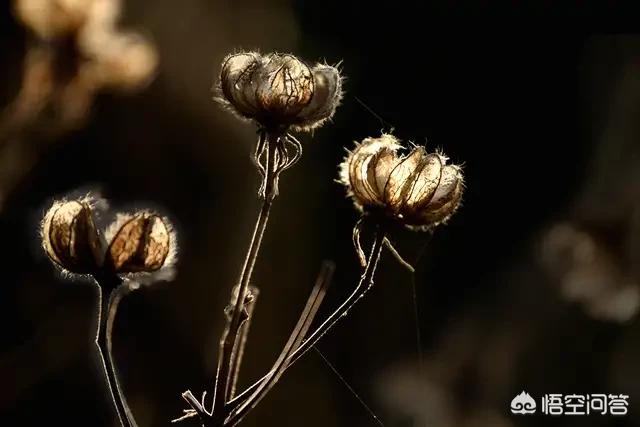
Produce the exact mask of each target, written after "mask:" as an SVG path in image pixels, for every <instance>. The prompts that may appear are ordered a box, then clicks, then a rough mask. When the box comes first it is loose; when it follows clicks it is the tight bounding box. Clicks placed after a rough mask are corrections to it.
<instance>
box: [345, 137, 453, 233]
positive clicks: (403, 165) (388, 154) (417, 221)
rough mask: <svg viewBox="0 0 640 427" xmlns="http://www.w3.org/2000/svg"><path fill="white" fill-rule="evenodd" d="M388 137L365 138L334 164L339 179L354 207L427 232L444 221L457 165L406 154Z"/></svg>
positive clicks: (436, 156) (420, 151)
mask: <svg viewBox="0 0 640 427" xmlns="http://www.w3.org/2000/svg"><path fill="white" fill-rule="evenodd" d="M401 149H402V146H401V145H400V143H399V141H398V140H397V139H396V138H395V137H394V136H392V135H382V136H381V137H379V138H366V139H364V140H363V141H362V143H360V144H356V148H355V149H354V150H353V151H352V152H350V153H349V154H348V156H347V157H346V158H345V160H344V161H343V162H342V164H341V165H340V181H341V182H342V184H344V185H345V186H346V187H347V190H348V194H349V196H350V197H351V198H352V199H353V202H354V204H355V205H356V207H357V208H358V209H360V210H362V211H365V212H373V211H375V212H378V213H383V214H384V215H386V216H388V217H391V218H393V219H394V220H396V221H399V222H401V223H402V224H404V225H406V226H407V227H409V228H413V229H427V228H429V227H432V226H435V225H437V224H439V223H442V222H444V221H446V220H447V219H448V218H449V217H450V216H451V214H453V213H454V212H455V210H456V209H457V208H458V206H459V204H460V201H461V198H462V193H463V189H464V181H463V176H462V171H461V169H460V167H458V166H455V165H447V164H446V163H447V161H448V159H447V157H446V156H444V155H443V154H440V153H427V151H426V150H425V149H424V148H423V147H414V148H413V149H412V150H411V151H410V152H409V153H408V154H407V155H404V156H401V155H399V154H398V153H399V151H400V150H401Z"/></svg>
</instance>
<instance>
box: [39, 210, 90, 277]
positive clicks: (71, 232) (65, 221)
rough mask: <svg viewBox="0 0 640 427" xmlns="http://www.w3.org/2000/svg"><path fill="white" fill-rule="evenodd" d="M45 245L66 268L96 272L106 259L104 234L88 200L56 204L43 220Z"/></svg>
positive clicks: (58, 263) (62, 266) (52, 257)
mask: <svg viewBox="0 0 640 427" xmlns="http://www.w3.org/2000/svg"><path fill="white" fill-rule="evenodd" d="M41 235H42V246H43V248H44V250H45V252H46V253H47V255H48V256H49V258H50V259H51V260H52V261H53V262H54V263H56V264H57V265H58V266H60V267H61V268H62V269H64V270H66V271H68V272H71V273H77V274H92V273H95V272H96V271H97V269H98V266H99V264H100V259H101V256H102V244H101V241H100V235H99V233H98V231H97V229H96V226H95V222H94V220H93V213H92V209H91V206H90V204H89V201H88V200H77V201H75V200H74V201H69V202H67V201H65V202H56V203H54V204H53V206H52V207H51V208H50V209H49V211H48V212H47V214H46V215H45V217H44V219H43V220H42V228H41Z"/></svg>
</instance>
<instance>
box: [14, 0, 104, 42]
mask: <svg viewBox="0 0 640 427" xmlns="http://www.w3.org/2000/svg"><path fill="white" fill-rule="evenodd" d="M93 3H94V0H15V3H14V9H15V13H16V15H17V17H18V18H19V19H20V20H21V21H22V22H23V23H24V25H25V26H27V27H28V28H29V29H30V30H31V31H33V32H34V33H35V34H36V35H37V36H38V37H40V38H42V39H45V40H49V39H53V38H58V37H64V36H67V35H69V34H72V33H74V32H76V31H78V30H79V29H80V27H82V25H84V23H85V22H86V21H87V18H88V17H89V14H90V11H91V8H92V5H93Z"/></svg>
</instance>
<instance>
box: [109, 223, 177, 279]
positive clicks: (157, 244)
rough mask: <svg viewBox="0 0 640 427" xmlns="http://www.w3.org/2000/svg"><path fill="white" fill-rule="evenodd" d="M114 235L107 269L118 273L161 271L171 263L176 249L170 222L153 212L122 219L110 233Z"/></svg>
mask: <svg viewBox="0 0 640 427" xmlns="http://www.w3.org/2000/svg"><path fill="white" fill-rule="evenodd" d="M110 234H112V235H113V237H111V238H110V239H108V240H109V241H110V242H111V243H110V244H109V248H108V249H107V254H106V256H105V266H106V267H107V268H109V269H110V270H112V271H113V272H115V273H140V272H146V273H150V272H153V271H156V270H159V269H160V268H162V267H164V266H165V265H166V264H167V263H168V262H169V260H170V258H171V253H172V246H173V247H175V244H174V242H173V241H172V240H173V238H172V233H171V227H170V225H169V223H168V221H167V220H166V219H164V218H161V217H160V216H158V215H156V214H154V213H150V212H138V213H136V214H135V215H133V216H121V217H120V218H119V219H118V221H116V223H115V224H114V225H113V226H112V227H111V230H110V231H108V232H107V235H110Z"/></svg>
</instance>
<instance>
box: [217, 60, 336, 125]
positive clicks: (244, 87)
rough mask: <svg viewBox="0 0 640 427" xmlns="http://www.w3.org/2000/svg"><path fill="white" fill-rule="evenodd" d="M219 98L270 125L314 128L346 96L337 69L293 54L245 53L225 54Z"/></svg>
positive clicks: (239, 111) (244, 114)
mask: <svg viewBox="0 0 640 427" xmlns="http://www.w3.org/2000/svg"><path fill="white" fill-rule="evenodd" d="M219 89H220V92H221V94H222V96H221V97H220V98H219V100H220V101H221V102H222V103H223V104H225V105H226V106H228V107H230V109H231V110H232V111H234V112H236V113H237V114H238V115H240V116H241V117H244V118H248V119H252V120H255V121H257V122H258V123H259V124H260V125H261V126H263V127H266V128H272V127H281V126H284V127H289V126H290V127H293V128H294V129H297V130H310V129H313V128H316V127H318V126H320V125H322V123H324V122H325V121H326V120H328V119H329V118H331V116H332V115H333V113H334V112H335V109H336V107H337V106H338V104H339V103H340V99H341V97H342V78H341V77H340V73H339V71H338V70H337V69H336V68H335V67H331V66H328V65H316V66H315V67H309V66H308V65H307V64H305V63H304V62H303V61H301V60H299V59H298V58H296V57H295V56H293V55H288V54H279V53H272V54H269V55H260V54H259V53H256V52H243V53H238V54H234V55H229V56H227V57H226V58H225V60H224V62H223V64H222V70H221V72H220V83H219Z"/></svg>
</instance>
